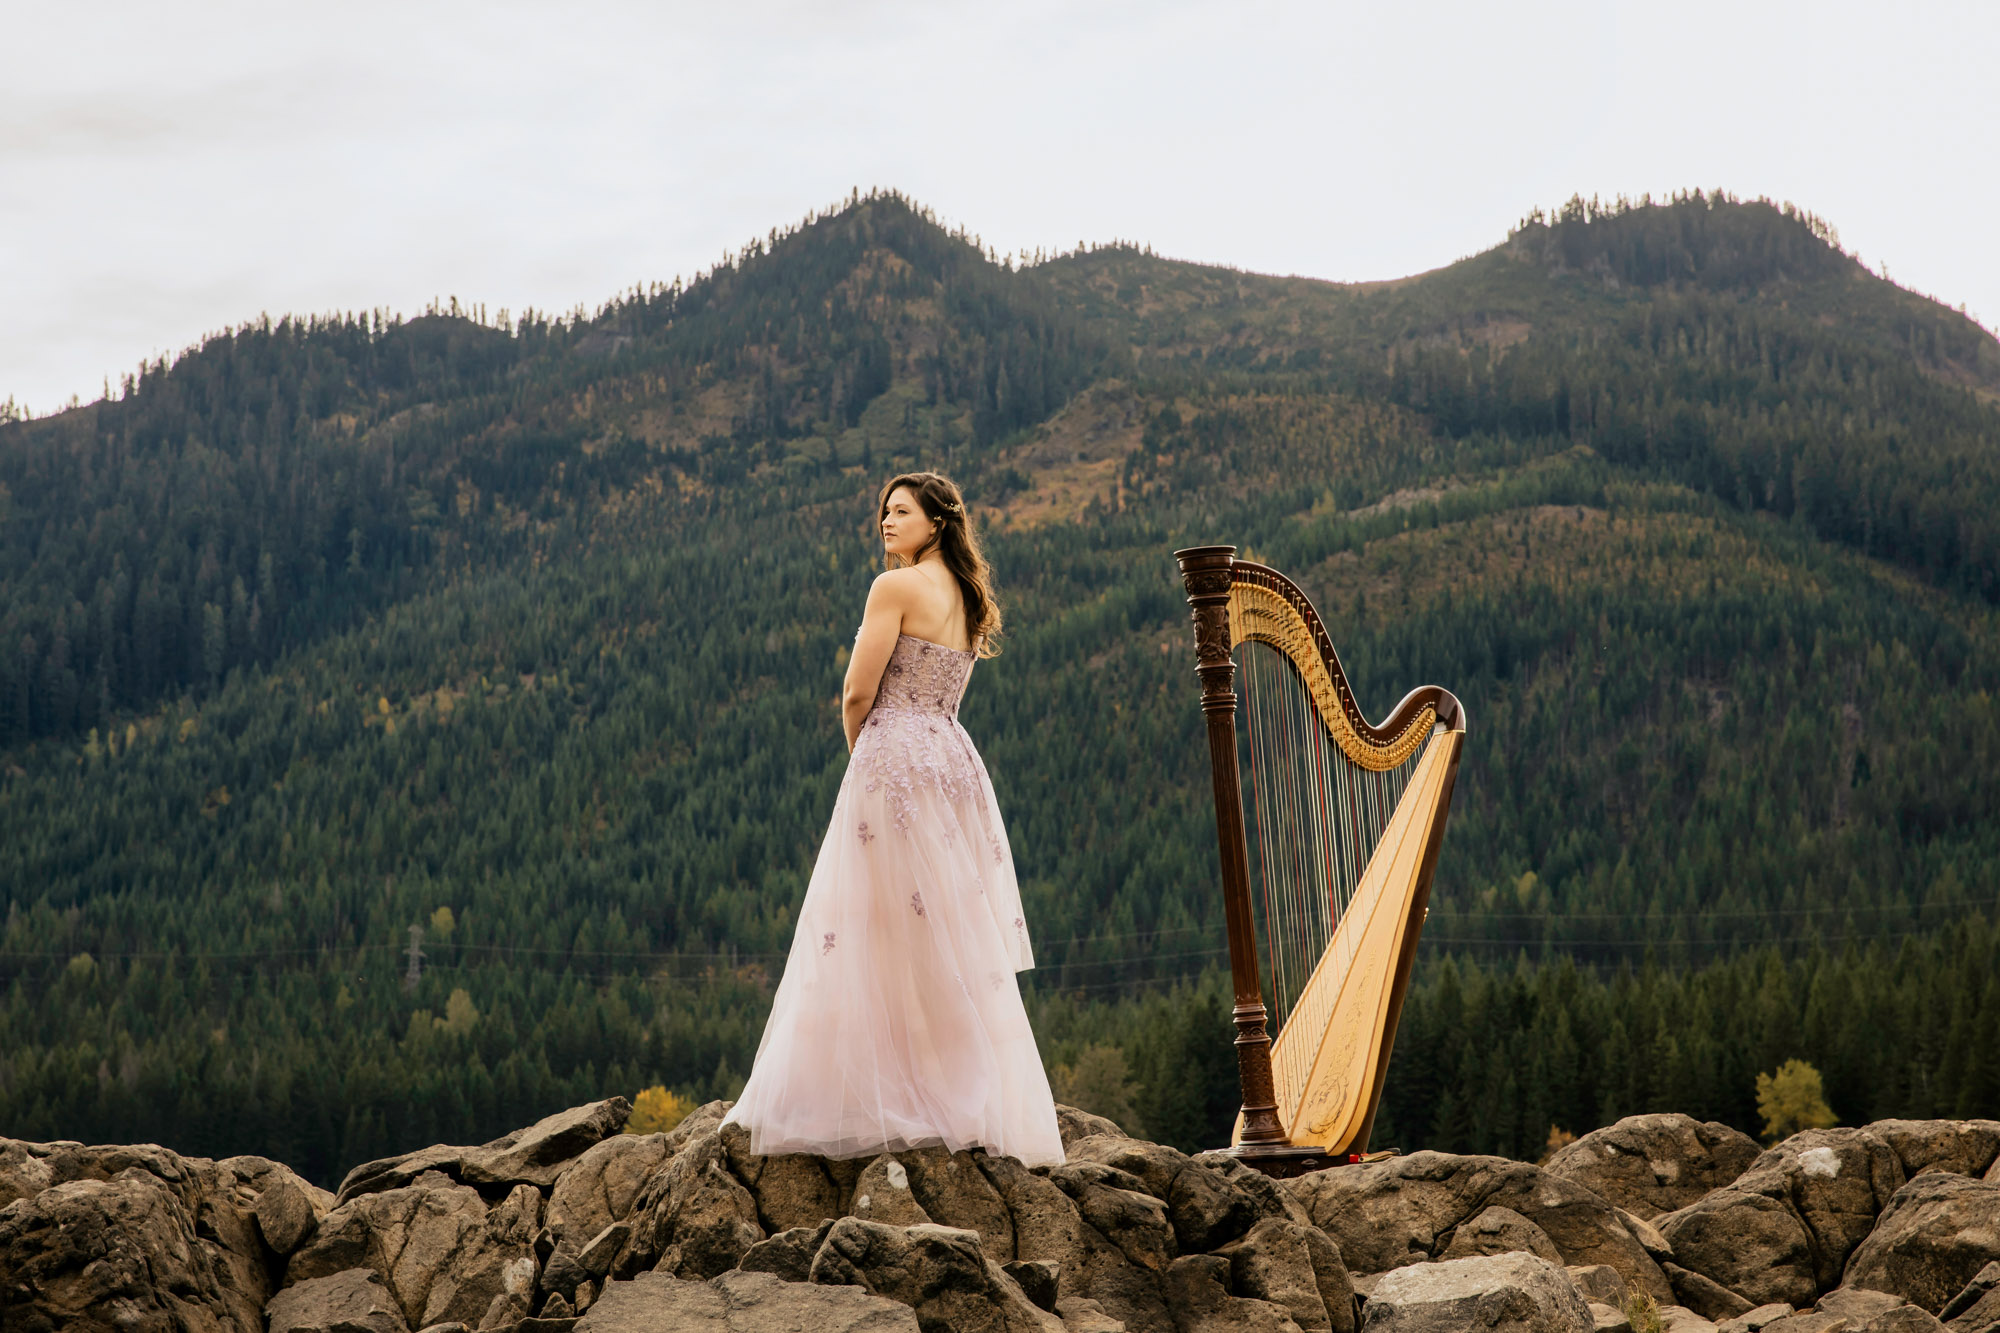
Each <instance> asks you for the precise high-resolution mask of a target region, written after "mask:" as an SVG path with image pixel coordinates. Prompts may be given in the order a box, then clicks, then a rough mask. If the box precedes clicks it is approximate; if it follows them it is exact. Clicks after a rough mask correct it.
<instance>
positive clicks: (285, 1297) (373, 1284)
mask: <svg viewBox="0 0 2000 1333" xmlns="http://www.w3.org/2000/svg"><path fill="white" fill-rule="evenodd" d="M264 1313H265V1314H266V1316H267V1317H268V1318H269V1319H270V1333H408V1329H409V1327H410V1325H409V1323H408V1321H406V1320H405V1319H404V1318H403V1311H402V1307H401V1306H400V1305H398V1304H397V1302H396V1298H395V1297H394V1296H392V1295H390V1294H389V1289H388V1288H387V1287H385V1286H383V1285H382V1280H381V1279H380V1278H378V1277H376V1276H375V1273H374V1271H373V1270H371V1269H367V1268H349V1269H345V1270H343V1271H341V1272H338V1273H334V1274H332V1275H330V1276H328V1277H313V1278H307V1279H306V1280H305V1281H304V1282H299V1283H295V1284H294V1285H292V1286H289V1287H286V1288H285V1289H284V1290H283V1291H281V1292H279V1293H278V1294H277V1295H276V1296H273V1297H272V1298H271V1303H270V1304H269V1305H268V1306H266V1307H265V1309H264Z"/></svg>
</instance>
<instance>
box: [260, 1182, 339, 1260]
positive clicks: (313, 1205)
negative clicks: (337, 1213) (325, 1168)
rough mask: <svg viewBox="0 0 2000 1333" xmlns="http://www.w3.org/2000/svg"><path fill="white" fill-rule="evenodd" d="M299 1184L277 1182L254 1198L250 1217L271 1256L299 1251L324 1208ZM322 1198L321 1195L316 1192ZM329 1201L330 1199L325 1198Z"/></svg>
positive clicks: (324, 1212)
mask: <svg viewBox="0 0 2000 1333" xmlns="http://www.w3.org/2000/svg"><path fill="white" fill-rule="evenodd" d="M302 1186H303V1182H298V1181H291V1180H279V1181H276V1182H274V1183H273V1184H272V1185H271V1186H270V1188H268V1189H266V1190H264V1191H263V1193H262V1194H260V1195H259V1196H258V1198H257V1203H256V1206H255V1208H254V1209H253V1213H252V1215H253V1216H255V1217H256V1219H257V1230H258V1232H259V1233H260V1234H261V1235H262V1236H263V1238H264V1243H265V1244H266V1245H268V1246H270V1247H271V1250H272V1252H273V1253H274V1254H280V1255H286V1254H290V1253H291V1252H292V1251H293V1250H296V1249H297V1248H299V1246H300V1244H301V1243H303V1242H304V1240H305V1238H306V1237H307V1236H310V1235H311V1234H312V1233H313V1228H315V1227H317V1226H318V1225H319V1220H320V1218H322V1217H324V1216H326V1212H327V1208H326V1206H325V1205H323V1204H319V1203H318V1202H317V1201H316V1200H315V1199H314V1198H313V1196H312V1195H311V1194H310V1193H308V1192H307V1191H306V1190H305V1189H304V1188H302ZM320 1192H321V1193H322V1194H325V1191H324V1190H322V1191H320ZM327 1198H328V1199H329V1200H330V1199H331V1198H332V1196H331V1195H327Z"/></svg>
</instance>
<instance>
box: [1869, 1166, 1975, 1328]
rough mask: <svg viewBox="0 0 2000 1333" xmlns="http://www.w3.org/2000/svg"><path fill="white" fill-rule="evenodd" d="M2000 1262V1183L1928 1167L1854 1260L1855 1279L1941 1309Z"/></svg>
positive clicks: (1906, 1188) (1885, 1214) (1901, 1194)
mask: <svg viewBox="0 0 2000 1333" xmlns="http://www.w3.org/2000/svg"><path fill="white" fill-rule="evenodd" d="M1995 1260H2000V1184H1996V1183H1992V1182H1988V1181H1983V1180H1974V1179H1972V1178H1971V1177H1969V1176H1962V1175H1957V1174H1955V1173H1952V1172H1947V1171H1935V1170H1933V1171H1926V1172H1924V1173H1923V1174H1922V1175H1920V1176H1918V1177H1917V1178H1916V1179H1915V1180H1912V1181H1910V1182H1909V1183H1908V1184H1907V1185H1905V1186H1903V1188H1901V1189H1900V1190H1898V1191H1896V1194H1895V1197H1894V1198H1892V1199H1891V1200H1890V1201H1889V1206H1888V1208H1887V1209H1885V1210H1884V1211H1883V1213H1882V1218H1881V1220H1880V1221H1879V1222H1877V1223H1876V1225H1875V1229H1874V1231H1873V1232H1871V1233H1870V1234H1869V1236H1868V1238H1867V1239H1866V1240H1865V1241H1863V1242H1862V1243H1861V1245H1860V1247H1859V1248H1858V1249H1856V1250H1855V1252H1854V1257H1853V1258H1852V1259H1850V1260H1849V1261H1848V1264H1847V1285H1848V1286H1853V1287H1867V1288H1869V1289H1871V1290H1874V1291H1887V1292H1893V1293H1895V1294H1896V1295H1898V1296H1901V1297H1902V1298H1903V1299H1904V1300H1907V1301H1909V1302H1911V1303H1912V1304H1914V1305H1920V1306H1922V1307H1923V1308H1924V1309H1926V1310H1928V1311H1930V1312H1931V1313H1933V1314H1936V1313H1937V1312H1938V1311H1940V1310H1942V1309H1943V1308H1944V1307H1945V1305H1946V1304H1947V1303H1948V1302H1950V1301H1951V1299H1952V1298H1953V1297H1954V1296H1957V1295H1958V1294H1959V1292H1961V1291H1963V1290H1964V1289H1965V1287H1966V1284H1968V1283H1970V1282H1972V1281H1973V1280H1974V1279H1975V1278H1976V1277H1978V1275H1979V1274H1980V1272H1981V1271H1982V1270H1983V1269H1984V1268H1985V1267H1986V1265H1987V1264H1990V1263H1992V1262H1993V1261H1995Z"/></svg>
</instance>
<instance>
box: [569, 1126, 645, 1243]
mask: <svg viewBox="0 0 2000 1333" xmlns="http://www.w3.org/2000/svg"><path fill="white" fill-rule="evenodd" d="M666 1138H667V1136H666V1135H664V1134H613V1135H611V1136H610V1137H609V1138H605V1139H602V1140H600V1141H598V1142H597V1143H595V1144H593V1145H591V1146H590V1147H589V1148H587V1149H586V1150H584V1152H583V1153H582V1154H581V1155H579V1156H578V1157H577V1158H576V1160H575V1161H573V1162H571V1163H570V1164H569V1166H568V1167H566V1168H565V1169H564V1170H563V1173H562V1174H561V1175H559V1176H557V1177H556V1183H555V1187H554V1188H553V1189H551V1190H550V1191H549V1203H548V1208H547V1209H546V1210H545V1212H544V1215H543V1223H542V1224H543V1225H544V1226H545V1227H547V1228H548V1232H549V1239H550V1241H551V1242H552V1243H553V1244H555V1245H557V1246H567V1248H569V1249H571V1250H581V1249H582V1248H583V1246H584V1245H585V1244H586V1243H588V1242H589V1240H590V1239H591V1237H593V1236H596V1235H597V1234H599V1233H600V1232H602V1231H603V1230H604V1228H606V1227H608V1226H610V1225H611V1224H612V1223H613V1222H622V1221H624V1220H625V1219H626V1218H627V1217H628V1216H630V1215H631V1212H632V1205H633V1204H634V1203H635V1202H637V1201H638V1198H639V1191H640V1190H641V1189H643V1188H645V1185H646V1182H647V1181H648V1180H650V1179H651V1178H652V1176H653V1174H654V1173H655V1172H656V1171H658V1170H659V1169H660V1167H661V1165H662V1164H663V1163H664V1162H665V1161H666V1160H667V1156H668V1153H667V1143H666Z"/></svg>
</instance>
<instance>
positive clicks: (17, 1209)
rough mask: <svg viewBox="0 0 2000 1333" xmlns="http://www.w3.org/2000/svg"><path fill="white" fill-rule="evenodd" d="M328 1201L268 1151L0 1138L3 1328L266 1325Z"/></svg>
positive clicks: (0, 1299) (0, 1321)
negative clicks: (293, 1250)
mask: <svg viewBox="0 0 2000 1333" xmlns="http://www.w3.org/2000/svg"><path fill="white" fill-rule="evenodd" d="M331 1198H332V1196H330V1195H328V1194H327V1192H326V1191H325V1190H322V1189H318V1188H316V1187H315V1186H313V1185H311V1184H309V1183H307V1182H306V1181H305V1180H303V1179H301V1178H300V1177H299V1176H298V1175H297V1174H296V1173H295V1172H293V1171H292V1170H291V1169H290V1168H289V1167H286V1166H283V1165H281V1164H280V1163H277V1162H272V1161H269V1160H267V1159H265V1158H262V1157H231V1158H226V1159H224V1160H223V1161H219V1162H218V1161H212V1160H210V1159H208V1158H204V1157H182V1156H181V1155H180V1154H179V1153H176V1152H172V1151H170V1150H169V1149H166V1148H162V1147H159V1146H158V1145H156V1144H135V1145H113V1146H108V1147H88V1146H86V1145H84V1144H80V1143H27V1142H22V1141H20V1140H14V1139H0V1202H4V1206H0V1277H4V1279H5V1280H4V1282H0V1327H10V1328H11V1327H14V1326H16V1325H17V1324H18V1325H19V1326H21V1327H30V1328H32V1327H59V1328H66V1329H77V1330H84V1331H88V1330H96V1329H112V1328H119V1329H125V1328H131V1327H135V1326H144V1325H146V1324H148V1323H155V1322H157V1323H159V1324H160V1325H161V1326H162V1327H165V1326H169V1325H173V1324H176V1323H179V1324H185V1325H188V1326H193V1327H201V1326H209V1327H219V1328H261V1326H262V1322H263V1320H262V1310H263V1306H264V1302H265V1301H266V1300H267V1299H268V1298H269V1297H270V1294H271V1291H272V1289H273V1285H274V1284H273V1283H272V1280H271V1274H272V1270H273V1268H274V1267H275V1266H276V1265H278V1264H279V1263H280V1262H281V1261H282V1258H283V1255H284V1253H285V1249H286V1247H287V1246H289V1245H295V1244H296V1243H297V1240H298V1236H299V1235H301V1234H303V1232H304V1231H305V1230H307V1229H309V1228H310V1226H311V1225H312V1224H313V1222H314V1220H315V1219H316V1216H317V1214H318V1213H320V1212H323V1211H324V1210H325V1208H326V1206H327V1204H328V1203H329V1202H331Z"/></svg>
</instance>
